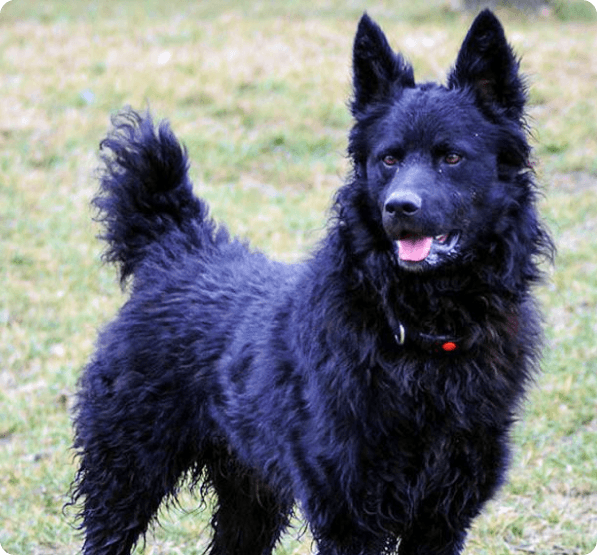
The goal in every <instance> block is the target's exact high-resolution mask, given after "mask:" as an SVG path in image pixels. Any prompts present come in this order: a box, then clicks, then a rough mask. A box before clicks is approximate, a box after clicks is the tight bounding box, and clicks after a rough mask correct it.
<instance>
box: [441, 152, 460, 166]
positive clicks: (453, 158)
mask: <svg viewBox="0 0 597 555" xmlns="http://www.w3.org/2000/svg"><path fill="white" fill-rule="evenodd" d="M461 160H462V156H460V154H456V153H455V152H450V154H446V156H445V157H444V161H445V162H446V164H448V165H450V166H455V165H456V164H458V162H460V161H461Z"/></svg>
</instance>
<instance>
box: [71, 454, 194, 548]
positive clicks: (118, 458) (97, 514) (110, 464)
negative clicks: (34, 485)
mask: <svg viewBox="0 0 597 555" xmlns="http://www.w3.org/2000/svg"><path fill="white" fill-rule="evenodd" d="M135 448H136V449H139V446H136V447H135ZM168 449H169V447H168V446H167V445H164V446H163V451H162V452H161V453H151V454H150V453H149V452H146V453H144V454H143V457H144V460H143V462H142V463H140V461H139V460H138V453H132V452H130V451H129V452H126V450H123V451H121V452H116V451H114V450H112V449H110V448H108V447H107V446H106V445H103V446H100V445H96V446H89V447H88V448H87V450H86V452H85V454H84V455H83V458H82V461H81V468H80V471H79V483H78V485H77V490H78V491H77V496H79V497H84V499H85V501H84V506H83V510H82V511H81V516H82V525H81V527H82V529H84V531H85V544H84V549H83V553H84V554H85V555H128V554H129V553H130V552H131V551H132V549H133V547H134V546H135V544H136V543H137V541H138V540H139V538H140V537H141V536H143V535H144V534H145V532H146V530H147V527H148V525H149V524H150V522H151V520H152V519H153V518H154V517H155V515H156V513H157V511H158V508H159V506H160V504H161V503H162V501H163V500H164V499H165V498H167V497H169V496H173V495H174V494H175V492H176V487H177V484H178V482H179V481H180V479H181V477H182V476H183V475H184V474H185V472H186V471H187V469H188V467H190V466H191V464H192V463H191V462H190V461H189V460H185V459H182V458H177V459H176V461H173V460H172V457H171V456H170V455H171V453H168Z"/></svg>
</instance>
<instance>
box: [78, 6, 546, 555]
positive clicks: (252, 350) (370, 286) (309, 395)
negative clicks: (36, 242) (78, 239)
mask: <svg viewBox="0 0 597 555" xmlns="http://www.w3.org/2000/svg"><path fill="white" fill-rule="evenodd" d="M525 98H526V94H525V89H524V85H523V81H522V79H521V78H520V76H519V73H518V62H517V60H516V59H515V58H514V55H513V53H512V51H511V49H510V47H509V46H508V44H507V43H506V40H505V37H504V33H503V30H502V27H501V25H500V23H499V22H498V21H497V19H496V18H495V17H494V16H493V15H492V14H491V13H490V12H488V11H486V12H483V13H481V14H480V15H479V17H478V18H477V19H476V20H475V22H474V23H473V26H472V27H471V30H470V31H469V34H468V36H467V38H466V39H465V41H464V44H463V46H462V49H461V52H460V54H459V56H458V59H457V62H456V65H455V67H454V69H453V70H452V71H451V73H450V75H449V78H448V85H447V86H441V85H437V84H430V83H428V84H422V85H417V84H415V81H414V75H413V71H412V68H411V67H410V66H409V65H408V64H407V63H406V62H405V61H404V60H403V58H402V57H400V56H399V55H396V54H395V53H394V52H393V51H392V50H391V49H390V47H389V45H388V42H387V40H386V38H385V36H384V35H383V33H382V31H381V30H380V29H379V27H378V26H377V25H376V24H375V23H373V21H371V19H369V17H368V16H366V15H365V16H363V18H362V20H361V22H360V24H359V29H358V31H357V35H356V38H355V45H354V97H353V99H352V105H351V108H352V112H353V115H354V117H355V120H356V121H355V125H354V127H353V129H352V131H351V134H350V141H349V154H350V156H351V158H352V160H353V172H352V175H351V176H350V178H349V179H348V181H347V183H346V185H344V186H343V187H342V188H341V189H340V190H339V191H338V193H337V196H336V200H335V204H334V207H333V218H332V220H331V222H330V226H329V231H328V234H327V236H326V237H325V239H324V240H323V241H322V242H321V244H320V245H319V246H318V248H317V249H316V250H315V252H314V254H313V255H312V256H311V257H310V258H309V259H308V260H307V261H306V262H305V263H303V264H297V265H284V264H280V263H276V262H273V261H271V260H269V259H268V258H266V257H265V256H264V255H263V254H261V253H259V252H255V251H251V250H249V249H248V247H247V246H246V245H245V244H244V243H243V242H240V241H238V240H235V239H232V238H230V236H229V234H228V233H227V232H226V229H225V228H224V227H218V226H216V224H215V223H214V222H213V221H212V220H211V219H210V217H209V216H208V209H207V206H206V204H205V203H204V202H203V201H202V200H200V199H198V198H197V197H195V196H194V195H193V192H192V185H191V182H190V181H189V178H188V175H187V171H188V161H187V156H186V152H185V150H184V149H183V148H182V147H181V146H180V144H179V143H178V141H177V140H176V138H175V137H174V136H173V134H172V133H171V131H170V129H169V127H168V125H167V124H166V123H162V124H160V125H159V127H158V128H157V129H156V128H155V126H154V124H153V122H152V120H151V118H150V116H149V115H145V116H140V115H138V114H137V113H135V112H133V111H132V110H126V111H124V112H123V113H121V114H120V115H119V116H117V117H116V118H115V119H114V121H113V123H114V129H113V131H112V132H111V133H110V134H109V135H108V137H107V138H106V140H105V141H104V142H103V143H102V147H103V153H104V154H103V171H102V173H101V190H100V193H99V195H98V196H97V198H96V199H95V201H94V203H95V206H96V207H97V208H98V209H99V218H100V221H101V222H102V223H103V225H104V234H103V238H104V239H105V240H106V241H107V243H108V250H107V253H106V259H107V260H108V261H110V262H115V263H117V265H118V266H119V268H120V276H121V280H122V283H123V284H125V283H127V282H130V285H131V287H130V290H131V293H130V297H129V299H128V301H127V302H126V304H125V305H124V306H123V307H122V309H121V310H120V312H119V314H118V316H117V318H116V319H115V320H114V321H113V322H112V323H111V324H109V325H108V326H107V327H106V328H105V329H104V330H103V331H102V332H101V333H100V335H99V339H98V342H97V348H96V352H95V354H94V355H93V357H92V359H91V361H90V362H89V364H88V366H87V367H86V369H85V371H84V373H83V375H82V378H81V381H80V386H79V387H80V389H79V393H78V401H77V405H76V411H75V434H76V435H75V448H76V450H77V452H78V455H79V457H80V468H79V471H78V474H77V477H76V480H75V483H74V491H73V503H77V502H79V501H81V502H82V508H81V515H80V516H81V519H82V522H81V527H82V529H83V530H84V532H85V545H84V552H85V553H86V554H87V555H126V554H129V553H130V552H131V550H132V548H133V546H134V545H135V544H136V542H137V541H138V539H139V538H140V537H141V536H142V535H143V534H144V533H145V531H146V530H147V527H148V525H149V523H150V522H151V520H152V519H153V518H154V517H155V515H156V512H157V510H158V507H159V506H160V505H161V504H162V503H163V502H164V501H167V500H173V499H175V498H176V494H177V488H178V487H179V486H180V484H181V482H182V481H183V480H184V478H185V477H189V476H190V477H191V478H192V479H193V481H194V482H195V483H202V484H203V486H202V487H203V489H210V490H212V491H213V492H214V493H215V495H216V498H217V506H216V509H215V512H214V515H213V518H212V527H213V530H214V532H213V539H212V542H211V546H210V548H209V552H210V554H211V555H216V554H222V555H224V554H226V555H233V554H239V555H240V554H242V555H251V554H252V555H263V554H267V553H271V551H272V549H273V548H274V545H275V544H276V542H277V540H278V538H279V536H280V534H281V533H282V532H283V531H284V529H285V528H287V526H288V523H289V517H290V515H291V513H292V511H293V510H294V507H295V506H298V508H299V509H300V511H301V512H302V514H303V515H304V517H305V519H306V521H307V522H308V524H309V527H310V529H311V530H312V532H313V536H314V538H315V541H316V543H317V545H318V548H319V552H320V553H321V554H322V555H324V554H325V555H340V554H342V555H373V554H381V553H393V552H395V551H396V550H397V551H398V553H400V555H415V554H421V555H423V554H425V555H455V554H457V553H459V552H460V550H461V549H462V547H463V543H464V539H465V535H466V532H467V529H468V528H469V526H470V524H471V521H472V519H473V518H474V517H475V516H476V515H477V514H478V513H479V512H480V510H481V508H482V507H483V505H484V503H485V502H486V501H487V500H488V499H489V498H491V496H492V495H493V494H494V493H495V491H496V489H497V488H498V487H499V486H500V485H501V484H502V483H503V481H504V479H505V473H506V468H507V465H508V459H509V431H510V429H511V426H512V424H513V422H514V420H515V415H516V411H517V409H518V407H519V405H520V402H521V399H522V398H523V395H524V391H525V388H526V387H527V385H528V383H529V380H530V379H531V377H532V375H533V373H534V371H535V370H536V369H537V365H538V360H539V348H540V343H541V331H540V317H539V313H538V311H537V309H536V306H535V302H534V300H533V297H532V291H531V289H532V286H533V285H534V284H536V283H537V282H538V281H539V280H540V278H541V274H540V271H539V269H538V262H539V261H540V259H541V258H542V257H548V258H549V257H550V256H551V254H552V251H553V247H552V244H551V240H550V238H549V235H548V234H547V232H546V230H545V229H544V227H543V226H542V225H541V223H540V221H539V219H538V216H537V212H536V197H537V189H536V186H535V184H534V175H533V173H532V171H531V170H530V169H529V156H530V147H529V145H528V143H527V140H526V126H525V123H524V119H523V118H524V114H523V107H524V102H525Z"/></svg>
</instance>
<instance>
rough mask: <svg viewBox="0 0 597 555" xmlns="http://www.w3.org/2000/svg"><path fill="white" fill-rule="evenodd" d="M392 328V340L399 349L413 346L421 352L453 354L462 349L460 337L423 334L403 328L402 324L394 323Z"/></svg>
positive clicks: (462, 342)
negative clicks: (421, 350)
mask: <svg viewBox="0 0 597 555" xmlns="http://www.w3.org/2000/svg"><path fill="white" fill-rule="evenodd" d="M392 328H393V331H394V339H395V340H396V343H397V344H398V345H400V346H401V347H402V346H407V345H415V346H417V347H418V348H420V349H423V350H427V351H434V352H445V353H454V352H457V351H459V350H463V349H464V341H463V339H462V338H461V337H451V336H448V335H432V334H428V333H423V332H421V331H418V330H414V329H412V328H411V327H407V326H405V325H404V324H403V323H402V322H396V324H395V325H394V326H392Z"/></svg>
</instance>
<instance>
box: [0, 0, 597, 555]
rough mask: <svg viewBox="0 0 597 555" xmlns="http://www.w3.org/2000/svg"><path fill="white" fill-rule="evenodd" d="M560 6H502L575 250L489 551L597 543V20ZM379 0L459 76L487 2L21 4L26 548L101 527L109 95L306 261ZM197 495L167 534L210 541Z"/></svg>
mask: <svg viewBox="0 0 597 555" xmlns="http://www.w3.org/2000/svg"><path fill="white" fill-rule="evenodd" d="M581 4H582V3H581ZM558 5H559V6H560V7H559V8H558V9H554V10H552V12H551V15H548V16H529V17H528V18H527V17H524V16H522V15H521V14H520V13H518V12H514V11H512V12H508V11H507V10H503V9H502V10H500V12H499V15H500V16H501V17H502V19H503V21H504V23H505V26H506V27H507V31H508V34H509V37H510V39H511V40H512V42H513V43H514V45H515V47H516V50H517V51H518V52H519V54H521V55H522V57H523V69H524V71H525V72H526V73H527V74H528V75H529V78H530V83H531V85H532V89H531V90H532V92H531V107H530V111H529V115H530V122H531V124H532V126H533V128H534V137H535V141H536V145H535V146H536V156H537V160H538V164H539V165H538V170H539V174H540V178H541V181H542V182H543V183H544V184H545V193H546V195H545V200H544V201H543V202H542V208H543V212H544V214H545V217H546V218H547V220H548V222H549V223H550V225H551V227H552V229H553V232H554V235H555V238H556V241H557V243H558V247H559V255H558V259H557V263H556V266H555V269H554V270H553V272H552V275H551V281H550V283H549V285H548V286H547V287H545V288H543V289H542V290H541V293H540V296H541V300H542V303H543V305H544V306H545V312H546V328H547V335H548V343H547V349H546V353H545V363H544V373H543V374H542V376H541V377H540V378H539V379H538V382H537V385H536V387H535V388H534V389H533V391H532V393H531V394H530V396H529V399H528V402H527V404H526V411H525V414H524V416H523V418H522V420H521V423H520V424H519V426H518V427H517V429H516V437H515V454H516V455H515V461H514V464H513V468H512V472H511V480H510V482H509V484H508V485H507V486H506V487H505V488H504V490H503V492H502V493H501V495H500V496H499V498H498V499H496V500H495V501H494V502H492V503H491V504H490V505H489V507H488V509H487V511H486V512H485V514H484V515H483V516H482V517H481V518H479V519H478V520H477V522H476V523H475V526H474V530H473V532H472V534H471V537H470V540H469V542H468V546H467V552H468V553H480V554H490V555H500V554H504V555H505V554H506V553H513V552H514V553H516V552H520V553H523V554H524V553H529V552H530V553H536V554H538V555H541V554H546V555H547V554H551V555H559V554H562V555H563V554H565V555H584V554H586V553H588V552H589V551H591V550H592V549H593V547H594V546H595V543H596V542H597V470H596V464H595V461H596V460H597V401H596V400H597V341H596V340H595V338H596V334H597V317H596V312H597V255H596V254H595V253H596V252H597V103H596V102H595V91H596V90H597V48H596V45H595V38H594V37H595V36H597V24H596V23H595V20H596V19H597V18H595V17H593V15H592V14H589V15H587V14H586V13H585V12H583V11H582V9H580V8H579V6H580V4H579V3H578V2H576V3H573V4H570V3H566V4H564V3H562V2H560V3H558ZM577 8H579V9H578V10H577ZM364 9H368V10H369V12H370V13H371V15H372V16H373V17H375V18H377V19H378V20H379V22H380V23H381V24H382V25H383V27H384V28H385V29H386V30H387V32H388V34H389V36H390V38H391V41H392V44H393V45H394V46H395V47H399V48H400V49H401V50H402V51H403V52H404V53H405V54H406V55H407V56H408V57H409V58H410V59H411V61H412V62H413V63H414V64H415V67H416V71H417V75H418V77H419V78H420V79H442V78H443V76H444V74H445V71H446V69H447V68H448V67H449V66H450V65H451V64H452V63H453V60H454V57H455V55H456V51H457V48H458V46H459V44H460V42H461V40H462V37H463V35H464V33H465V32H466V29H467V26H468V25H469V24H470V19H471V17H470V15H466V14H455V13H451V12H450V11H449V9H448V2H442V1H440V0H435V1H431V2H426V3H416V2H407V1H406V0H394V1H392V2H390V1H387V2H385V1H384V2H374V3H373V2H372V3H370V4H368V5H366V4H364V3H360V2H340V0H326V1H324V2H320V3H317V5H316V7H313V4H310V3H307V2H304V1H302V0H301V1H300V2H299V1H298V0H288V1H284V2H275V3H274V2H268V1H266V2H260V3H252V4H251V5H250V6H244V5H243V3H242V2H240V1H234V0H229V1H223V0H222V1H220V2H183V1H182V0H172V1H170V2H163V1H162V0H159V1H158V0H150V1H143V2H141V1H133V0H128V1H127V0H112V1H110V2H100V1H99V0H97V1H91V0H85V1H83V0H82V1H79V2H66V1H62V2H60V1H57V0H45V1H44V2H34V1H32V0H13V1H12V2H10V3H8V4H7V5H6V6H5V7H4V8H3V9H2V12H1V13H0V52H1V56H0V76H1V77H0V79H1V83H2V89H1V90H2V102H1V103H0V476H2V479H1V480H0V543H1V544H2V546H3V547H4V549H5V550H6V551H8V552H9V553H10V554H11V555H21V554H27V555H40V554H44V555H45V554H58V553H60V554H63V553H75V552H76V551H77V549H78V548H79V546H80V539H79V537H78V536H77V533H76V531H75V530H73V529H72V527H71V523H70V521H69V520H68V518H67V517H65V516H64V515H63V514H62V510H61V507H62V504H63V502H64V501H65V494H66V491H67V490H68V487H69V483H70V481H71V479H72V477H73V474H74V471H75V466H74V464H73V461H72V453H71V452H70V450H69V445H70V441H71V427H70V420H69V410H70V409H71V408H72V402H73V401H72V399H73V397H72V396H73V392H74V391H75V386H76V380H77V376H78V374H79V372H80V369H81V367H82V366H83V365H84V364H85V361H86V359H87V357H88V356H89V355H90V353H91V351H92V349H93V342H94V339H95V334H96V330H97V328H98V327H99V326H101V325H102V323H105V322H106V321H107V320H109V319H110V317H111V316H112V315H113V314H114V312H115V311H116V310H117V308H118V306H119V305H120V304H121V303H122V301H123V296H122V294H121V293H120V292H119V289H118V285H117V283H116V278H115V275H114V272H113V270H112V269H111V268H105V267H102V266H101V264H100V261H99V257H100V253H101V245H100V244H99V243H98V242H97V241H96V240H95V238H94V236H95V234H96V233H97V231H98V230H97V228H96V227H95V225H94V224H93V223H92V221H91V217H92V213H91V211H90V209H89V200H90V199H91V197H92V195H93V193H94V190H95V187H96V183H95V182H94V180H93V177H92V174H93V170H94V167H95V165H96V161H97V158H96V151H97V144H98V142H99V141H100V140H101V138H102V137H103V135H104V134H105V132H106V130H107V128H108V125H109V115H110V114H111V113H113V112H114V111H116V110H117V109H119V108H120V107H121V106H122V105H124V104H131V105H133V106H134V107H143V106H145V105H147V104H149V105H151V108H152V110H153V112H154V113H155V114H156V116H158V117H168V118H169V119H170V120H171V122H172V125H173V127H174V130H175V131H176V133H177V134H178V135H179V136H180V137H181V138H182V139H183V140H184V142H185V143H186V144H187V146H188V148H189V152H190V156H191V159H192V161H193V167H192V175H193V178H194V180H195V183H196V186H197V190H198V191H199V192H200V193H201V194H202V195H203V196H205V197H206V198H207V199H208V200H209V202H210V204H211V206H212V210H213V213H214V214H215V215H216V217H218V218H221V219H223V220H225V221H226V222H227V223H228V225H229V227H230V228H231V229H232V230H233V231H234V232H235V233H238V234H240V235H243V236H246V237H248V238H249V239H250V240H251V241H252V242H253V243H254V244H255V245H257V246H258V247H260V248H263V249H265V250H267V251H268V252H269V253H271V254H272V256H275V257H277V258H280V259H284V260H297V259H300V258H301V256H303V254H304V253H305V252H306V251H307V250H308V249H309V247H310V246H312V245H313V244H314V243H315V242H316V241H317V239H318V238H319V237H320V236H321V233H322V231H323V229H324V226H325V220H326V209H327V207H328V206H329V202H330V198H331V196H332V195H333V192H334V190H335V188H336V187H337V186H338V185H339V184H340V183H341V182H342V179H343V176H344V175H345V174H346V172H347V170H348V164H347V161H346V158H345V155H344V153H345V149H346V135H347V131H348V128H349V126H350V118H349V115H348V112H347V110H346V106H345V104H346V99H347V98H348V96H349V94H350V76H349V69H350V51H351V42H352V37H353V33H354V30H355V26H356V22H357V20H358V17H359V15H360V14H361V13H362V11H363V10H364ZM583 9H584V8H583ZM579 14H580V15H579ZM183 506H184V508H185V510H184V511H183V510H173V511H170V512H167V513H164V515H163V518H162V527H161V528H157V529H156V531H155V534H150V535H149V536H148V541H147V547H146V553H148V554H159V553H185V554H186V555H194V554H198V553H200V552H201V550H202V547H203V546H204V545H205V542H206V541H207V540H206V538H207V532H206V528H207V518H206V517H205V515H202V514H201V513H199V512H197V511H195V510H194V509H195V507H196V501H194V500H193V499H192V498H191V497H190V496H184V497H183ZM309 550H310V541H309V539H308V538H307V537H304V538H303V540H302V541H296V540H294V539H292V538H288V539H287V540H286V541H285V543H284V545H283V547H281V548H280V550H279V553H285V554H297V555H298V554H303V555H305V554H307V553H309Z"/></svg>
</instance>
